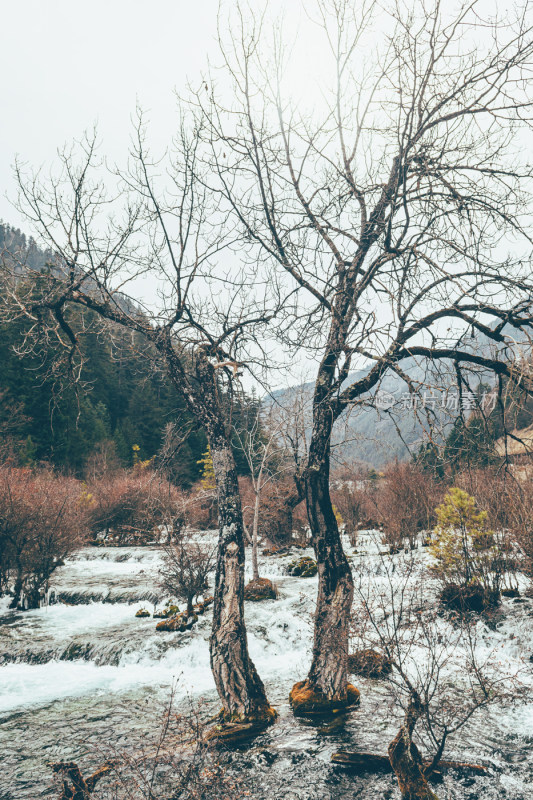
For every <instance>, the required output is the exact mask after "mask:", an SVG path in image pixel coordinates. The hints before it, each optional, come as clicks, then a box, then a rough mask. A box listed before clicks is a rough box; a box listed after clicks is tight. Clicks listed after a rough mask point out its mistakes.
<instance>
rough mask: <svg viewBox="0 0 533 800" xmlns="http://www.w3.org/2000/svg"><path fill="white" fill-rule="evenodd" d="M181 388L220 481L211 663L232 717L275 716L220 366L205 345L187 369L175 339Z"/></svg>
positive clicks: (167, 345) (174, 364)
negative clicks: (256, 630)
mask: <svg viewBox="0 0 533 800" xmlns="http://www.w3.org/2000/svg"><path fill="white" fill-rule="evenodd" d="M159 346H160V349H162V350H163V352H164V354H165V358H166V361H167V364H168V368H169V374H170V375H171V377H172V380H173V382H174V383H175V385H176V388H177V389H178V390H179V392H180V393H181V394H182V396H183V397H184V398H185V400H186V401H187V404H188V405H189V408H190V409H191V411H192V412H193V413H194V414H195V415H196V416H197V418H198V420H199V422H200V423H201V424H202V425H203V428H204V430H205V433H206V436H207V440H208V442H209V448H210V451H211V457H212V459H213V470H214V473H215V480H216V484H217V498H218V529H219V535H218V552H217V566H216V575H215V591H214V603H213V627H212V631H211V638H210V658H211V669H212V671H213V677H214V679H215V685H216V688H217V692H218V695H219V697H220V700H221V701H222V718H223V720H224V721H227V722H234V721H243V720H252V721H255V720H264V721H268V722H272V721H273V720H274V719H275V716H276V715H275V712H274V711H273V710H272V709H271V707H270V705H269V703H268V700H267V697H266V693H265V687H264V686H263V682H262V681H261V679H260V677H259V675H258V674H257V671H256V669H255V666H254V664H253V662H252V660H251V658H250V656H249V653H248V641H247V635H246V627H245V623H244V523H243V518H242V506H241V497H240V492H239V482H238V477H237V468H236V465H235V459H234V456H233V451H232V449H231V440H230V435H229V430H228V429H227V426H226V424H225V414H224V409H223V407H222V404H221V401H220V397H219V393H218V386H217V379H216V374H215V369H214V367H213V365H212V364H211V362H210V361H209V358H208V355H207V354H206V353H205V351H204V350H203V349H202V348H198V349H197V351H196V352H195V354H194V361H195V370H196V380H190V379H189V377H188V375H186V374H185V372H184V370H183V367H182V365H181V362H180V360H179V358H178V355H177V354H176V353H175V351H174V349H173V346H172V344H171V342H170V341H168V340H167V341H165V342H164V343H163V344H162V343H159Z"/></svg>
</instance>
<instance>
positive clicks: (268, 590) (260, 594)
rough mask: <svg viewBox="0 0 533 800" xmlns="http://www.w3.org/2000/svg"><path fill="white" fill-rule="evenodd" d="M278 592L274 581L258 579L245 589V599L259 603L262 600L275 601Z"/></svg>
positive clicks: (248, 584)
mask: <svg viewBox="0 0 533 800" xmlns="http://www.w3.org/2000/svg"><path fill="white" fill-rule="evenodd" d="M276 597H277V593H276V590H275V588H274V584H273V583H272V581H269V580H268V578H257V579H256V580H252V581H250V582H249V583H247V584H246V586H245V587H244V599H245V600H251V601H252V602H253V603H259V602H261V600H275V599H276Z"/></svg>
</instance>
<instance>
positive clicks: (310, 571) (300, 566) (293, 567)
mask: <svg viewBox="0 0 533 800" xmlns="http://www.w3.org/2000/svg"><path fill="white" fill-rule="evenodd" d="M317 572H318V567H317V564H316V561H315V560H314V559H312V558H309V556H303V557H302V558H298V559H296V561H291V563H290V564H289V566H288V567H287V573H288V574H289V575H292V576H293V577H295V578H313V577H314V576H315V575H316V574H317Z"/></svg>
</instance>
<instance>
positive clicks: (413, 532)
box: [376, 462, 443, 549]
mask: <svg viewBox="0 0 533 800" xmlns="http://www.w3.org/2000/svg"><path fill="white" fill-rule="evenodd" d="M442 494H443V490H442V488H441V487H440V485H439V484H438V483H436V482H435V480H434V479H433V478H431V477H430V476H429V475H428V474H427V473H425V472H422V470H420V469H419V468H418V467H417V466H416V465H414V464H412V463H408V462H396V463H394V464H389V466H388V467H386V468H385V471H384V477H383V479H382V480H381V481H380V482H379V486H378V488H377V491H376V505H377V516H378V519H379V521H380V523H381V526H382V528H383V535H384V539H385V542H386V543H387V544H388V545H389V546H390V547H391V548H393V549H396V548H400V547H402V546H403V543H404V541H405V540H407V541H408V542H409V544H410V546H411V547H414V544H415V541H416V537H417V534H418V533H420V532H421V531H425V530H429V529H430V528H432V527H433V525H434V522H435V507H436V506H437V504H438V503H439V501H440V498H441V497H442Z"/></svg>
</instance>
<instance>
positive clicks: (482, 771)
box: [331, 750, 488, 777]
mask: <svg viewBox="0 0 533 800" xmlns="http://www.w3.org/2000/svg"><path fill="white" fill-rule="evenodd" d="M331 761H332V762H333V764H338V765H339V766H342V767H347V768H349V769H352V770H354V772H393V769H392V766H391V763H390V761H389V759H388V756H381V755H378V754H377V753H347V752H346V751H344V750H341V751H339V752H338V753H333V755H332V756H331ZM430 764H431V762H429V761H425V762H424V767H425V768H426V769H427V768H428V767H429V766H430ZM437 769H438V770H441V769H458V770H463V771H464V772H469V773H474V774H476V775H488V768H487V767H484V766H482V765H481V764H467V763H464V762H462V761H439V763H438V765H437ZM431 777H432V776H431Z"/></svg>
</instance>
